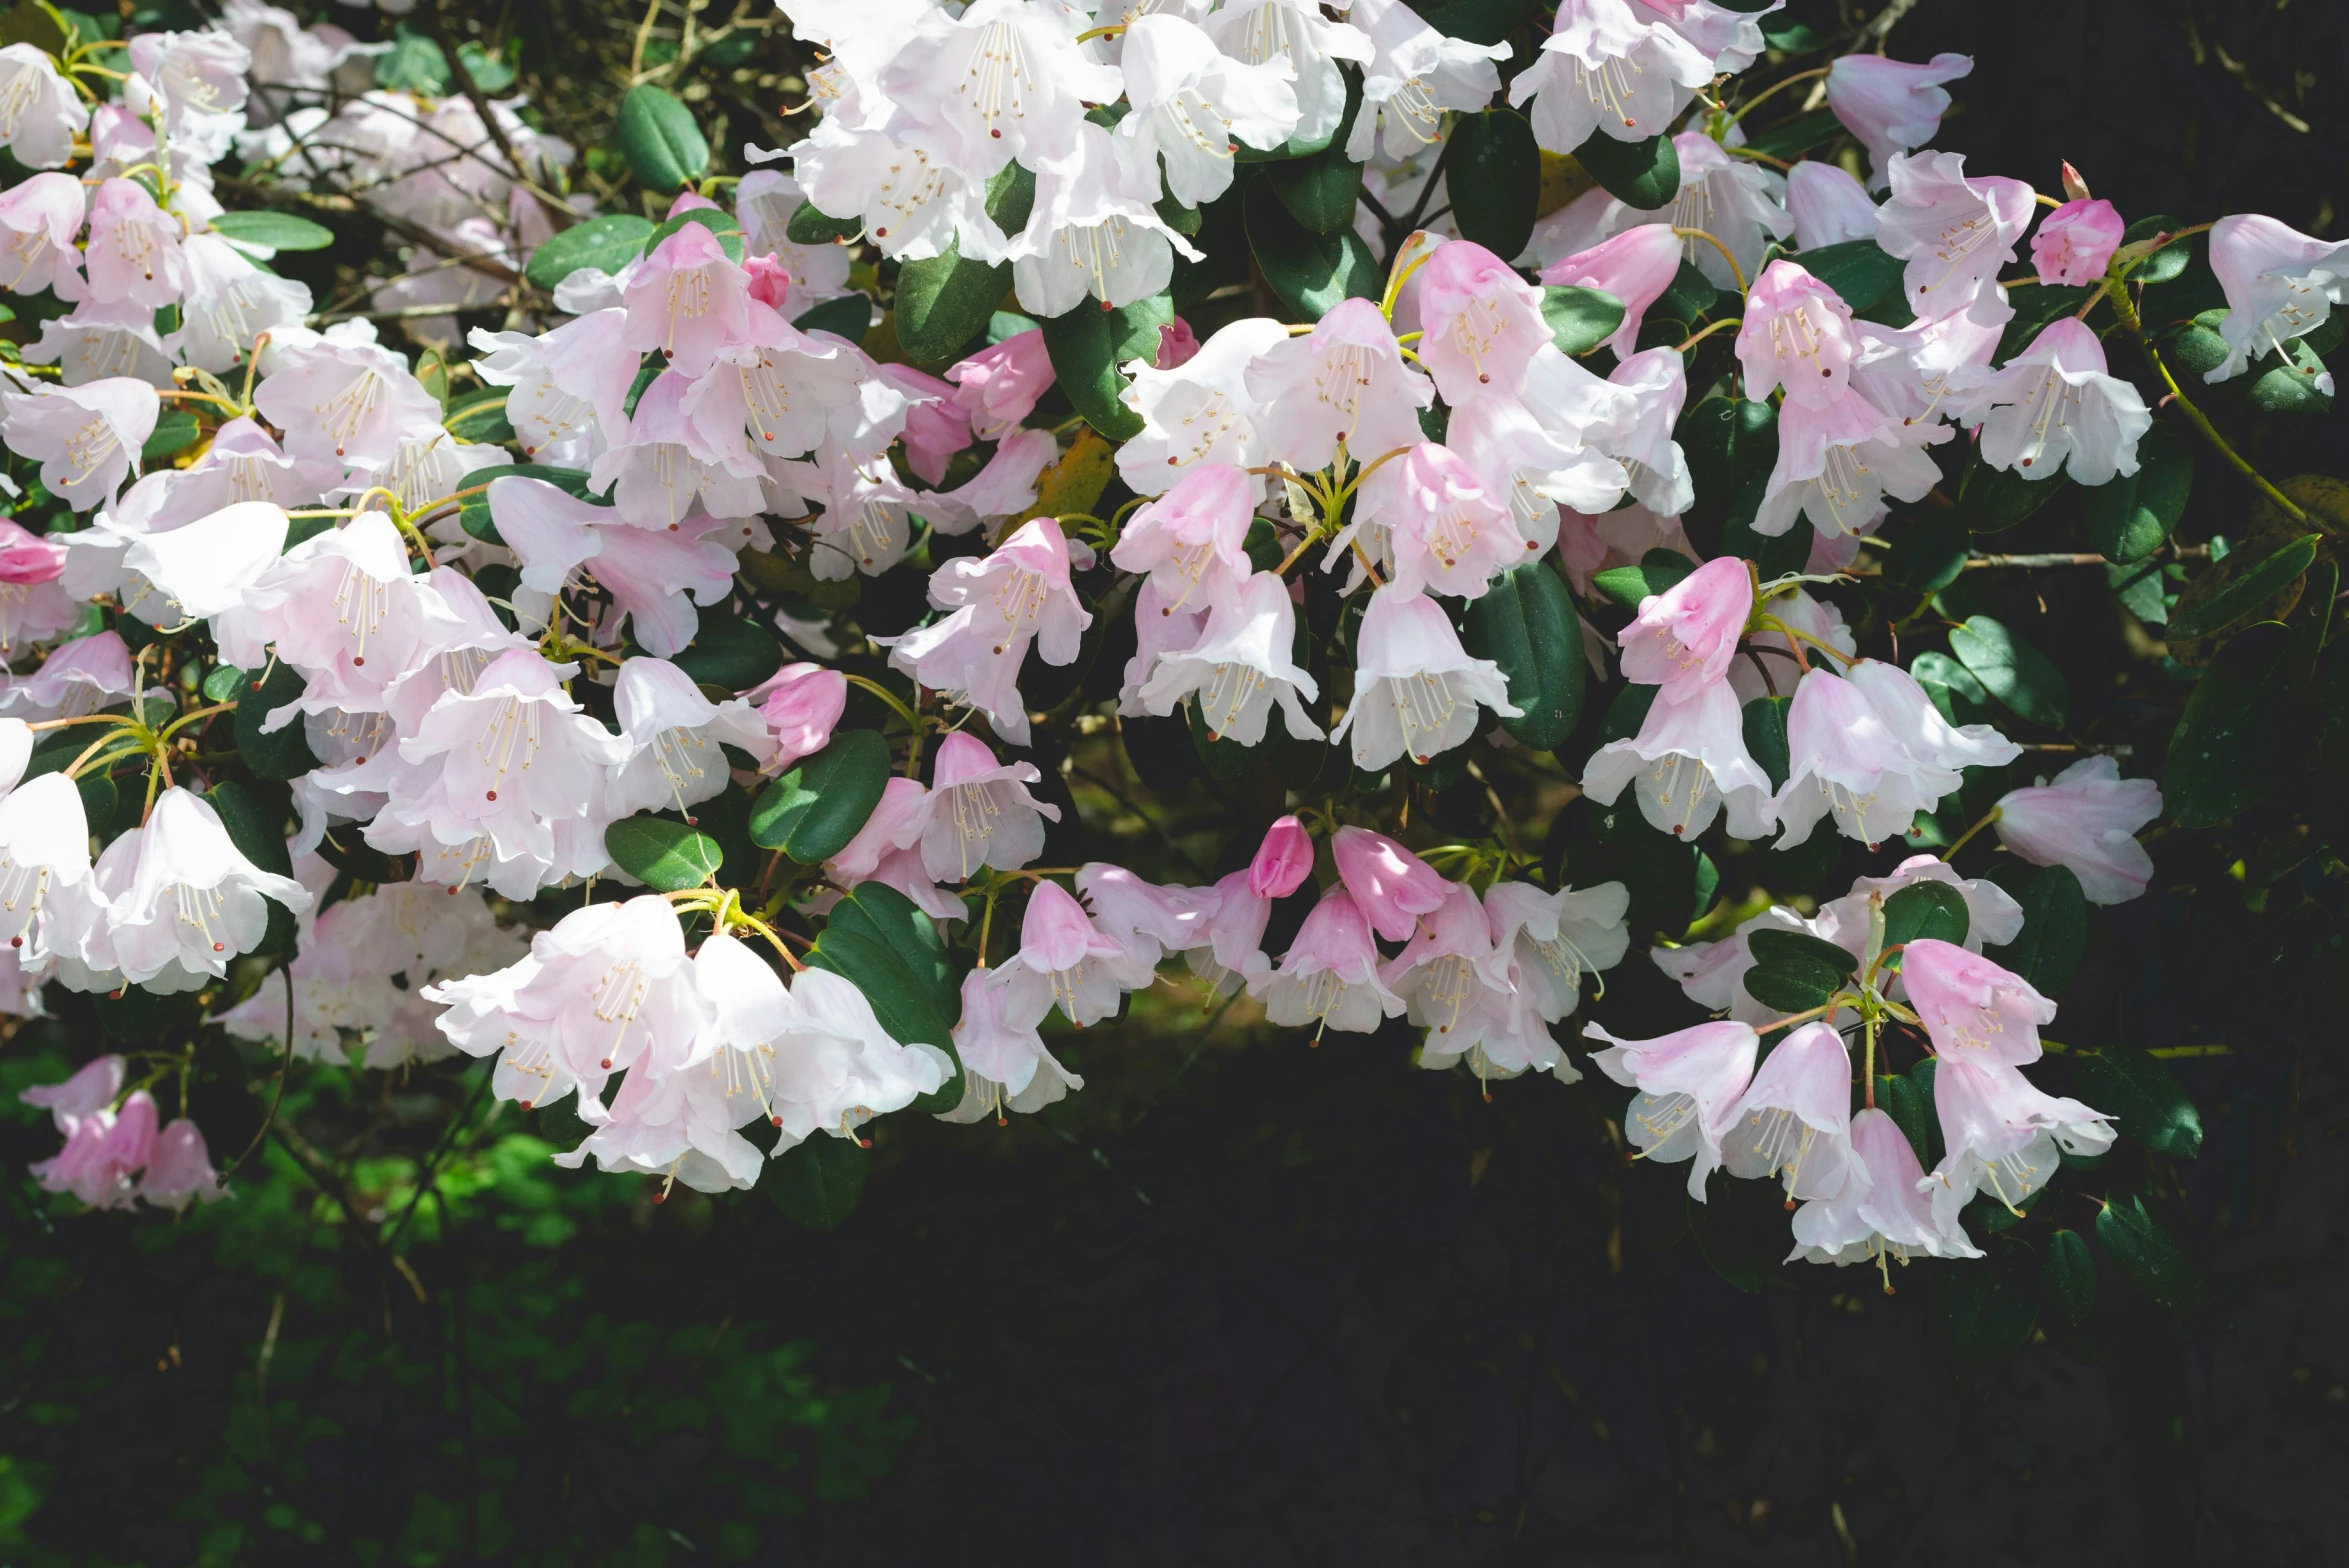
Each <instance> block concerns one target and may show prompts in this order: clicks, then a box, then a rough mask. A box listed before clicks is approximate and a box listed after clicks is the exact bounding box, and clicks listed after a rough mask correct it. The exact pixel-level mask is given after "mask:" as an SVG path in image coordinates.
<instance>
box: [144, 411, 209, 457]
mask: <svg viewBox="0 0 2349 1568" xmlns="http://www.w3.org/2000/svg"><path fill="white" fill-rule="evenodd" d="M203 433H204V428H203V426H201V425H199V424H197V423H196V416H195V415H193V414H191V413H189V412H188V411H187V410H186V409H184V408H167V409H165V410H164V411H163V412H162V413H161V414H160V415H158V416H156V420H155V433H154V434H153V435H151V436H149V437H147V444H146V445H145V446H142V447H140V448H139V461H140V462H142V463H153V462H159V461H161V460H162V459H164V458H167V457H170V456H171V455H172V454H173V453H175V452H184V451H186V450H187V449H188V448H189V447H190V446H193V445H194V444H195V441H196V437H198V436H200V435H202V434H203Z"/></svg>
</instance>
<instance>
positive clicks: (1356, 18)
mask: <svg viewBox="0 0 2349 1568" xmlns="http://www.w3.org/2000/svg"><path fill="white" fill-rule="evenodd" d="M1347 16H1348V18H1349V19H1350V20H1351V21H1352V22H1353V23H1354V25H1355V26H1357V27H1359V28H1361V29H1362V30H1363V32H1365V33H1366V34H1368V35H1369V38H1370V41H1371V45H1372V47H1373V48H1374V49H1375V50H1376V51H1377V53H1376V54H1375V55H1374V56H1373V57H1372V59H1371V61H1370V63H1369V64H1368V65H1366V66H1365V67H1364V68H1363V72H1362V109H1361V112H1360V113H1358V114H1357V115H1356V116H1355V117H1354V129H1353V131H1352V132H1351V133H1350V134H1349V135H1348V136H1347V138H1346V156H1347V157H1348V158H1351V159H1353V160H1354V161H1355V162H1357V163H1363V162H1367V161H1369V159H1370V157H1371V155H1372V153H1373V151H1374V150H1375V149H1377V148H1379V147H1382V146H1383V147H1384V148H1385V150H1386V154H1387V156H1388V157H1389V158H1390V159H1394V160H1398V161H1400V160H1403V159H1407V158H1409V157H1411V156H1412V155H1413V154H1415V153H1418V152H1419V151H1420V150H1422V149H1423V148H1425V147H1428V146H1430V145H1432V144H1433V143H1435V142H1436V141H1438V140H1440V139H1441V137H1442V134H1443V121H1444V112H1445V111H1446V110H1460V111H1463V112H1466V113H1474V112H1475V111H1476V110H1479V109H1482V108H1483V107H1484V106H1485V105H1486V104H1488V103H1490V102H1491V101H1492V97H1493V94H1494V93H1495V92H1496V91H1498V90H1499V89H1500V85H1501V75H1500V72H1499V71H1498V70H1497V69H1495V66H1494V62H1495V61H1498V60H1506V59H1508V58H1509V55H1510V52H1511V46H1510V45H1508V44H1506V43H1500V44H1478V43H1471V42H1469V41H1468V40H1467V39H1465V38H1453V37H1450V36H1449V35H1447V34H1444V33H1440V32H1438V31H1437V30H1436V29H1435V28H1433V27H1430V26H1429V25H1428V24H1427V22H1426V21H1425V20H1424V19H1422V18H1421V16H1420V14H1419V13H1418V12H1417V11H1416V10H1414V9H1412V8H1411V7H1410V6H1408V5H1405V4H1404V3H1403V0H1357V3H1356V4H1354V5H1353V6H1352V7H1351V9H1349V10H1348V12H1347Z"/></svg>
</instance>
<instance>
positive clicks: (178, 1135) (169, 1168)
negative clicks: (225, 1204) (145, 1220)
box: [139, 1116, 221, 1210]
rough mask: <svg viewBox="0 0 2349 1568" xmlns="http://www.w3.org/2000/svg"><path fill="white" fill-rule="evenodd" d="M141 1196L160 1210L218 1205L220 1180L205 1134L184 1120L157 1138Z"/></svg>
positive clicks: (167, 1128)
mask: <svg viewBox="0 0 2349 1568" xmlns="http://www.w3.org/2000/svg"><path fill="white" fill-rule="evenodd" d="M139 1196H140V1197H142V1198H144V1199H146V1200H147V1201H148V1202H149V1203H152V1204H154V1205H155V1206H156V1207H157V1208H159V1209H173V1210H182V1209H185V1208H186V1207H187V1206H188V1204H189V1203H191V1202H193V1201H194V1200H195V1199H197V1198H202V1199H203V1200H204V1201H205V1202H206V1203H217V1202H218V1201H220V1198H221V1186H220V1177H219V1175H218V1174H217V1173H215V1172H214V1171H213V1169H212V1155H211V1151H210V1150H208V1149H206V1148H205V1147H204V1130H203V1129H202V1128H201V1127H198V1126H197V1125H196V1124H195V1123H194V1122H192V1121H189V1120H188V1119H187V1118H186V1117H184V1116H182V1117H181V1118H179V1120H177V1121H175V1122H173V1123H171V1124H170V1125H169V1126H167V1127H165V1128H164V1129H163V1131H161V1132H160V1133H157V1134H156V1135H155V1153H154V1155H153V1157H152V1158H151V1159H149V1161H148V1162H147V1175H146V1178H145V1179H144V1180H142V1181H141V1182H140V1183H139Z"/></svg>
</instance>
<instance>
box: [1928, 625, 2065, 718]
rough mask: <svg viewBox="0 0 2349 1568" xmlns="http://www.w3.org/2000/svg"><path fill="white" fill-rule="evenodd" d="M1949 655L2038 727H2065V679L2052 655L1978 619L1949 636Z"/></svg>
mask: <svg viewBox="0 0 2349 1568" xmlns="http://www.w3.org/2000/svg"><path fill="white" fill-rule="evenodd" d="M1949 650H1950V652H1952V653H1954V654H1956V655H1957V657H1958V662H1959V663H1960V664H1963V665H1964V666H1965V667H1966V669H1967V671H1968V672H1969V673H1971V674H1972V675H1973V677H1974V679H1976V680H1978V681H1980V682H1981V683H1982V687H1983V689H1984V690H1985V691H1987V692H1989V693H1990V695H1991V696H1993V697H1996V698H1997V699H1998V700H1999V701H2000V702H2002V703H2005V704H2006V705H2007V706H2008V707H2009V708H2011V709H2013V710H2014V711H2015V712H2016V713H2018V714H2020V715H2021V716H2022V717H2024V718H2026V719H2028V720H2030V721H2031V722H2032V723H2033V724H2042V725H2045V726H2046V727H2047V728H2049V729H2051V730H2060V729H2062V728H2063V727H2064V706H2065V692H2064V678H2063V674H2062V672H2061V671H2059V670H2058V669H2056V667H2055V665H2054V664H2053V663H2051V662H2049V660H2048V657H2047V655H2046V654H2044V653H2041V652H2040V651H2039V650H2038V649H2036V648H2034V647H2032V646H2031V645H2030V644H2029V643H2027V642H2025V641H2024V640H2023V639H2022V638H2020V637H2017V636H2016V635H2015V634H2014V633H2013V632H2011V631H2009V630H2007V628H2006V625H2005V623H2003V622H2001V621H1996V620H1993V619H1991V618H1990V617H1989V616H1987V615H1977V616H1975V617H1974V618H1973V619H1971V620H1969V621H1967V622H1966V624H1965V625H1963V626H1961V627H1959V628H1958V629H1957V630H1955V631H1953V632H1951V633H1950V634H1949Z"/></svg>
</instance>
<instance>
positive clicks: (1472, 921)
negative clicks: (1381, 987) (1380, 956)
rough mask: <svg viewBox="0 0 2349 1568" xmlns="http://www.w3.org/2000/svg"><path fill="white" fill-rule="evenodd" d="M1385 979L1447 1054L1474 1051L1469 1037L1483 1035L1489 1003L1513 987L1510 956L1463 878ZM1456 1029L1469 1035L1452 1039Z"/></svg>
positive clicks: (1382, 974) (1384, 973)
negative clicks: (1500, 947) (1481, 1025)
mask: <svg viewBox="0 0 2349 1568" xmlns="http://www.w3.org/2000/svg"><path fill="white" fill-rule="evenodd" d="M1379 978H1380V980H1381V981H1382V982H1384V984H1385V985H1386V987H1387V989H1389V990H1391V991H1393V992H1394V993H1395V994H1396V995H1397V996H1400V997H1401V998H1403V1001H1404V1003H1405V1006H1406V1012H1405V1016H1406V1017H1408V1018H1409V1019H1410V1020H1411V1022H1413V1023H1415V1024H1417V1025H1419V1026H1420V1027H1421V1028H1423V1029H1429V1030H1432V1031H1433V1033H1432V1034H1430V1035H1429V1036H1428V1043H1429V1044H1430V1046H1432V1047H1435V1048H1437V1049H1439V1050H1441V1051H1443V1052H1445V1053H1446V1054H1459V1053H1461V1052H1464V1051H1467V1050H1469V1049H1472V1046H1471V1043H1470V1042H1469V1041H1468V1040H1467V1039H1466V1038H1465V1036H1466V1035H1468V1034H1477V1035H1479V1036H1481V1033H1482V1031H1481V1029H1479V1028H1478V1025H1479V1023H1480V1021H1481V1020H1482V1018H1483V1016H1484V1014H1485V1012H1486V1009H1487V1007H1488V1006H1489V1005H1490V1003H1491V1002H1492V1001H1493V1000H1495V999H1498V998H1504V997H1506V996H1507V995H1508V993H1509V992H1510V990H1511V989H1512V988H1511V986H1510V983H1509V959H1508V955H1507V954H1506V953H1503V952H1497V951H1495V949H1494V947H1493V939H1492V930H1491V927H1490V926H1489V925H1488V924H1487V923H1486V920H1485V913H1484V906H1483V905H1482V904H1480V903H1478V902H1477V898H1476V894H1475V893H1474V892H1473V891H1472V890H1470V889H1469V888H1468V887H1467V886H1466V885H1465V884H1462V883H1458V882H1454V883H1451V884H1449V885H1448V886H1447V887H1446V888H1445V889H1444V901H1443V902H1442V903H1441V904H1439V905H1437V906H1436V908H1435V909H1434V911H1433V912H1431V913H1430V914H1429V915H1428V916H1427V917H1426V918H1425V919H1423V920H1421V921H1419V923H1418V928H1417V929H1416V930H1415V931H1414V932H1413V933H1412V936H1411V940H1410V941H1409V942H1407V943H1405V944H1404V946H1403V951H1402V952H1401V953H1399V954H1397V955H1396V956H1395V958H1394V960H1393V961H1392V962H1390V963H1389V964H1387V966H1386V967H1385V968H1384V969H1383V970H1382V971H1381V972H1380V975H1379ZM1463 1025H1466V1026H1467V1027H1466V1028H1465V1029H1464V1028H1463V1027H1462V1026H1463ZM1455 1032H1458V1033H1460V1034H1462V1035H1463V1036H1464V1038H1462V1039H1460V1040H1454V1039H1452V1038H1451V1036H1452V1035H1453V1034H1454V1033H1455Z"/></svg>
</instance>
